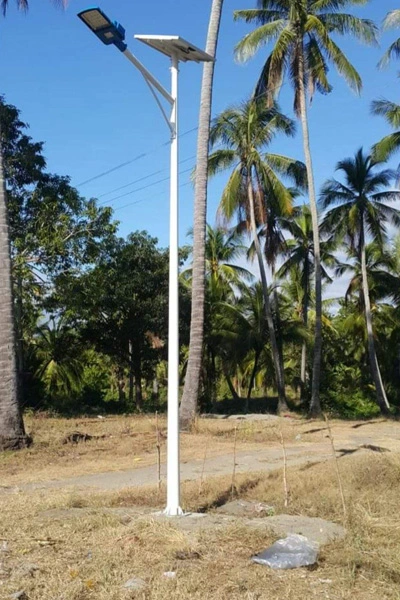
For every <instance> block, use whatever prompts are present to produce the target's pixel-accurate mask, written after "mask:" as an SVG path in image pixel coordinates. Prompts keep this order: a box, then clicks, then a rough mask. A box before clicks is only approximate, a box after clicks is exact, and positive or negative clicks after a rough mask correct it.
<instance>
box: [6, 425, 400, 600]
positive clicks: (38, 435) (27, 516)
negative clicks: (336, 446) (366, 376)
mask: <svg viewBox="0 0 400 600" xmlns="http://www.w3.org/2000/svg"><path fill="white" fill-rule="evenodd" d="M236 425H237V423H235V422H234V421H219V420H218V421H212V420H200V421H199V422H198V423H197V425H196V428H195V430H194V432H193V433H192V434H189V435H185V436H183V455H184V457H185V458H188V457H190V456H197V457H202V456H203V453H204V448H205V443H206V440H208V449H207V454H208V455H212V454H213V453H214V454H218V453H220V454H227V455H228V454H229V460H231V457H232V452H233V438H234V430H235V426H236ZM352 425H353V424H343V423H339V422H333V423H332V427H333V428H334V434H335V441H336V440H339V442H340V440H341V436H342V435H343V436H344V433H346V435H349V432H350V433H351V435H353V434H354V432H356V431H361V432H362V431H365V433H366V430H368V432H369V431H370V428H371V427H375V425H371V426H370V425H367V426H366V427H365V430H364V428H363V429H360V430H358V429H356V430H354V429H352ZM376 427H378V428H377V429H376V432H377V440H378V441H379V442H381V440H384V434H385V431H386V432H387V431H389V434H390V435H392V438H390V439H394V437H395V436H397V440H398V429H396V430H392V429H391V428H392V425H391V424H389V425H387V426H386V425H385V424H382V423H381V424H379V425H377V426H376ZM384 427H387V429H384ZM396 427H397V426H396ZM28 429H30V430H31V431H32V429H33V433H34V437H35V440H36V444H35V446H33V448H32V449H30V450H28V451H23V452H21V453H16V454H13V455H11V454H8V455H3V456H2V457H1V458H0V469H1V473H2V481H1V483H2V484H4V482H5V481H8V482H11V481H17V480H20V481H28V480H37V479H39V478H40V477H43V479H50V478H52V477H66V476H68V475H70V474H74V475H75V474H77V473H88V472H96V471H97V472H98V471H101V470H107V469H108V470H112V469H118V468H129V467H132V466H134V465H135V464H138V466H141V465H143V464H146V461H148V462H153V463H154V464H155V461H156V431H155V419H154V418H152V417H150V418H149V417H140V418H138V417H135V418H115V419H112V418H109V419H105V420H97V419H89V420H88V419H85V420H70V421H67V420H59V419H34V420H32V421H29V423H28ZM76 429H78V430H80V431H84V432H87V433H90V434H91V435H98V436H101V435H107V436H108V437H105V438H100V439H97V440H92V441H89V442H86V443H82V444H78V445H77V446H70V445H63V444H62V443H61V441H62V439H63V437H65V435H67V434H68V433H71V431H74V430H76ZM160 429H161V431H162V433H163V435H165V422H164V421H163V420H161V419H160ZM280 430H281V431H283V435H284V437H285V442H286V443H287V444H288V445H290V444H291V443H292V442H293V441H295V440H296V438H298V436H299V435H301V441H297V443H305V445H307V443H308V442H320V441H321V440H325V443H326V445H327V448H329V440H328V439H325V436H326V431H325V429H324V424H323V423H315V422H313V423H311V424H310V423H309V422H308V423H307V422H303V421H294V420H293V421H289V420H288V421H287V422H286V421H285V420H284V421H282V422H278V423H274V422H255V423H241V424H240V426H239V429H238V431H237V450H238V451H239V450H243V449H249V448H261V447H262V448H264V447H265V446H268V445H270V446H274V447H277V446H278V445H279V431H280ZM363 435H364V434H363ZM390 439H388V440H384V442H383V443H384V444H385V445H389V442H390ZM393 443H394V442H393ZM78 457H79V458H78ZM137 458H140V461H137V463H135V459H137ZM68 463H71V464H68ZM147 464H148V463H147ZM339 467H340V474H341V479H342V483H343V491H344V498H345V502H346V506H347V511H348V521H347V524H348V528H349V535H348V536H347V538H346V540H344V541H342V542H337V543H335V544H331V545H329V546H326V547H324V548H323V549H322V551H321V555H320V559H319V563H318V565H317V567H316V568H315V569H298V570H294V571H273V570H270V569H268V568H266V567H263V566H260V565H255V564H252V563H251V562H250V560H249V559H250V557H251V556H252V554H254V553H256V552H258V551H260V550H262V549H264V548H265V547H267V546H268V545H269V544H270V543H271V542H273V541H274V538H273V537H272V535H271V534H270V533H269V532H268V529H267V528H266V529H265V531H260V530H256V529H254V528H251V529H249V528H246V527H245V526H244V525H243V523H241V521H240V520H238V521H237V522H236V523H234V524H229V525H227V526H223V527H221V528H217V529H204V530H201V531H200V532H197V533H195V532H183V531H181V530H179V529H178V528H177V527H176V525H175V524H174V521H173V520H171V521H169V522H160V521H159V520H157V519H155V518H154V517H152V516H151V512H152V511H153V510H154V509H156V508H162V507H163V506H164V503H165V489H164V488H163V487H162V489H161V490H158V489H157V485H156V478H155V485H154V486H152V487H148V488H139V489H128V490H123V491H120V492H118V493H116V492H107V493H101V494H100V493H96V494H94V493H86V492H85V493H84V492H76V491H66V490H47V491H43V490H42V491H40V490H36V491H32V492H29V493H22V492H20V493H0V515H1V517H0V598H2V599H3V598H4V599H6V598H8V597H9V595H10V594H12V593H14V592H16V591H18V590H25V592H26V594H27V596H28V598H29V600H130V599H134V598H135V599H139V600H165V599H169V598H171V599H174V600H187V599H190V600H204V599H205V598H207V600H208V599H211V600H239V599H240V600H264V599H265V600H267V599H268V600H309V599H313V598H328V599H331V600H376V598H377V597H378V598H380V600H400V552H399V548H400V525H399V521H398V502H399V500H398V499H399V497H400V454H397V453H395V452H391V453H384V454H379V453H373V452H366V451H364V452H363V451H361V452H357V453H356V454H351V455H348V456H344V457H343V458H340V459H339ZM287 480H288V487H289V489H290V505H289V508H286V509H285V507H284V493H283V486H282V470H281V469H280V470H277V471H274V472H271V473H269V474H259V473H248V474H245V475H244V474H237V475H236V479H235V487H236V490H237V493H238V495H239V496H240V497H241V498H244V499H248V500H257V501H259V502H265V503H267V504H269V505H273V506H275V508H276V512H277V513H278V514H279V513H284V512H285V513H288V512H289V513H290V514H302V515H308V516H318V517H322V518H327V519H329V520H333V521H336V522H341V520H342V518H343V509H342V501H341V497H340V492H339V489H338V483H337V475H336V470H335V464H334V461H333V460H331V461H329V462H326V463H323V464H320V465H311V466H310V465H308V466H298V467H290V468H288V469H287ZM231 486H232V475H231V474H229V475H228V474H227V475H226V476H224V477H210V476H207V474H206V475H205V479H204V482H203V485H202V486H201V488H200V487H199V481H198V480H197V481H190V482H185V483H184V484H183V486H182V488H183V505H184V507H185V508H186V509H189V510H193V511H213V508H215V507H216V506H218V505H221V504H223V503H224V502H226V501H229V500H230V498H231ZM132 507H136V508H135V509H134V510H136V512H137V513H142V514H141V516H138V515H136V516H132ZM50 509H52V510H53V511H54V510H55V511H58V515H59V516H58V518H57V513H56V514H54V512H53V513H51V514H52V518H49V517H48V516H47V517H46V515H44V514H43V512H44V511H48V510H50ZM65 509H67V510H68V509H74V510H69V512H67V513H65ZM78 509H82V510H78ZM110 509H112V510H110ZM115 509H118V510H117V511H116V510H115ZM124 512H126V513H127V514H128V513H129V514H130V518H126V515H123V514H121V513H124ZM3 544H4V546H3ZM35 569H36V570H35ZM166 571H175V572H176V578H174V579H167V578H166V577H164V576H163V573H164V572H166ZM132 577H140V578H142V579H144V580H145V581H146V582H147V584H148V587H147V588H146V590H144V591H140V592H133V591H129V590H126V589H124V588H123V587H122V586H123V584H124V582H126V581H127V580H128V579H130V578H132Z"/></svg>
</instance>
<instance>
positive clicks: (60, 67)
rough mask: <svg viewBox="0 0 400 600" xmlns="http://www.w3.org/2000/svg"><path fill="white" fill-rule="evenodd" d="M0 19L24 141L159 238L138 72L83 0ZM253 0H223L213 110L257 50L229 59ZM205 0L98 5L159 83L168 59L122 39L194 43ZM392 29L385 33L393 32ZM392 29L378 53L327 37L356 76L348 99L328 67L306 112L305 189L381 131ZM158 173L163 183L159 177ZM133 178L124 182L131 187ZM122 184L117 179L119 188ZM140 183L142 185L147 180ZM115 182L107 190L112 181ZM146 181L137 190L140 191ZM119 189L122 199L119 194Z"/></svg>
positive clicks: (249, 78) (9, 89) (159, 195)
mask: <svg viewBox="0 0 400 600" xmlns="http://www.w3.org/2000/svg"><path fill="white" fill-rule="evenodd" d="M10 2H11V8H10V11H9V13H8V15H7V18H6V19H5V20H4V19H3V20H1V21H0V31H1V35H0V52H1V54H2V56H3V60H2V61H1V64H0V82H1V83H0V93H4V94H5V96H6V99H7V101H8V102H10V103H13V104H15V105H16V106H17V107H18V108H20V109H21V110H22V118H23V120H25V121H26V122H28V123H29V124H30V126H31V129H30V132H31V135H32V137H33V138H34V139H35V140H43V141H45V155H46V158H47V163H48V167H49V169H50V170H51V171H53V172H56V173H59V174H66V175H69V176H70V177H71V179H72V183H73V185H75V186H78V187H79V190H80V192H81V193H82V194H83V195H86V196H88V197H89V196H93V197H99V201H100V202H101V203H104V204H110V205H112V206H113V207H114V209H115V218H116V219H118V220H119V221H120V222H121V225H120V232H121V234H122V235H126V234H127V233H129V232H130V231H134V230H137V229H140V230H141V229H147V230H148V231H149V232H150V233H151V234H152V235H154V236H156V237H158V238H159V241H160V244H161V245H163V246H166V245H167V244H168V189H169V188H168V181H167V179H166V178H167V177H168V168H169V149H168V143H167V142H168V130H167V127H166V125H165V123H164V122H163V120H162V117H161V115H160V114H159V112H158V109H157V106H156V105H155V103H154V101H153V99H152V98H151V96H150V94H149V91H148V89H147V88H146V86H145V84H144V82H143V81H142V79H141V77H140V75H139V74H138V73H137V72H136V70H135V69H134V68H133V67H132V65H131V64H130V63H129V62H128V61H127V60H126V59H125V58H124V56H122V55H121V54H120V53H119V52H118V51H117V50H116V49H114V48H113V47H106V46H103V45H102V44H101V43H100V42H99V41H98V40H97V38H95V36H94V35H93V34H91V33H90V31H89V30H87V29H86V27H85V26H84V25H83V24H82V23H81V22H80V21H79V20H78V19H77V17H76V13H77V12H78V11H80V10H83V9H84V8H87V7H88V6H93V4H90V3H89V2H87V0H71V2H70V5H69V7H68V9H67V10H66V11H65V12H62V11H60V10H55V9H54V8H53V7H52V6H51V4H50V2H47V1H46V0H40V1H39V0H31V9H30V12H29V13H28V14H27V15H24V14H21V13H18V12H17V10H16V9H15V7H14V3H13V1H12V0H10ZM254 4H255V2H254V0H242V1H241V2H240V1H239V2H238V1H237V0H235V2H232V0H225V8H224V17H223V22H222V28H221V38H220V45H219V49H218V61H217V66H216V79H215V95H214V114H216V113H218V112H219V111H221V110H222V109H224V108H225V107H226V106H227V105H230V104H233V103H237V102H240V101H241V100H244V99H246V97H247V96H248V95H249V94H250V93H251V91H252V87H253V85H254V83H255V81H256V78H257V74H258V72H259V70H260V67H261V65H262V62H263V59H265V56H266V54H267V50H268V49H265V51H261V52H260V53H259V55H258V57H257V58H256V59H254V60H252V61H251V62H250V63H248V64H247V65H237V64H236V63H235V61H234V55H233V48H234V45H235V43H236V42H237V41H238V40H239V39H240V38H241V37H242V36H243V35H244V34H245V33H246V32H247V31H249V27H248V26H246V25H244V24H239V23H235V22H233V18H232V12H233V10H234V9H235V8H247V7H254ZM210 5H211V1H210V0H208V1H207V2H206V1H205V0H203V1H201V2H194V1H193V0H191V1H189V2H188V1H187V0H153V1H152V2H141V1H136V2H134V1H132V2H131V1H128V0H125V1H122V0H113V1H112V0H102V2H101V7H102V9H103V10H104V11H105V12H106V13H107V14H108V15H109V16H110V17H112V18H113V19H116V20H118V21H120V22H121V23H122V24H123V25H124V26H125V28H126V31H127V40H128V42H129V46H130V49H131V50H132V51H133V52H134V53H135V54H136V55H137V56H138V58H139V59H140V60H142V61H143V62H144V63H145V64H146V66H147V67H148V68H149V69H150V70H151V71H152V72H153V73H154V74H155V75H156V76H157V77H158V78H159V79H160V80H161V81H162V82H163V83H164V84H165V85H166V86H169V71H168V67H169V64H168V59H167V58H166V57H164V56H162V55H160V54H159V53H157V52H155V51H154V50H151V49H149V48H146V47H145V46H144V45H142V44H140V43H139V42H136V41H135V40H133V35H134V34H135V33H151V34H179V35H181V36H182V37H185V38H187V39H189V40H190V41H191V42H193V43H194V44H196V45H198V46H200V47H204V44H205V38H206V33H207V23H208V17H209V14H208V13H209V7H210ZM394 8H398V1H397V0H371V1H370V2H369V4H368V5H367V6H366V7H363V8H359V9H357V11H353V12H356V14H358V15H359V16H364V17H368V18H372V19H374V20H375V21H377V22H378V23H380V22H381V21H382V19H383V17H384V15H385V14H386V13H387V12H388V11H390V10H393V9H394ZM396 34H397V35H396ZM398 35H399V32H395V31H394V32H389V33H385V34H384V35H383V37H382V40H381V46H382V47H381V48H368V47H365V46H361V45H360V44H358V43H357V42H355V41H352V40H348V39H345V40H339V42H340V44H341V46H342V48H343V49H344V50H345V52H346V53H347V54H348V56H349V57H350V59H351V60H352V62H353V63H354V64H355V66H356V67H357V68H358V70H359V71H360V73H361V75H362V77H363V81H364V91H363V94H362V96H361V97H357V96H355V95H354V94H353V93H352V92H351V91H350V90H349V89H348V88H347V86H346V84H345V82H344V81H343V80H342V79H341V78H339V77H338V76H337V75H336V74H335V73H334V71H333V70H332V71H331V81H332V83H333V85H334V91H333V93H332V94H330V95H329V96H323V97H322V96H316V97H315V100H314V102H313V105H312V108H311V110H310V128H311V142H312V150H313V154H314V166H315V173H316V180H317V184H318V185H320V184H321V183H322V182H323V181H324V180H325V179H326V178H327V177H330V176H332V174H333V170H334V166H335V164H336V162H337V161H338V160H339V159H340V158H342V157H345V156H348V155H350V154H352V153H353V152H354V151H355V150H356V149H357V148H358V147H360V146H361V145H363V146H364V147H369V146H370V145H371V144H372V143H374V142H375V141H377V140H378V139H380V138H381V137H382V136H383V135H384V134H386V133H387V132H388V128H387V126H386V125H385V123H384V122H383V121H382V120H381V119H379V118H376V117H371V116H370V103H371V101H372V100H373V99H375V98H379V97H382V96H385V97H388V98H390V99H392V100H395V101H398V99H399V95H398V85H399V84H398V80H397V78H396V77H397V68H398V65H393V66H391V67H390V68H389V69H387V70H385V71H383V72H382V71H378V70H377V69H376V68H375V66H376V64H377V62H378V60H379V58H380V56H381V55H382V53H383V50H384V49H386V48H387V46H388V44H389V43H390V42H391V41H392V40H393V39H395V37H398ZM200 81H201V66H199V65H197V64H195V63H191V64H190V63H189V64H183V65H182V66H181V77H180V99H181V101H180V107H179V108H180V132H181V133H185V132H188V131H190V130H192V129H193V128H196V127H197V117H198V105H199V90H200ZM280 104H281V107H282V108H283V110H284V111H285V112H287V113H288V114H292V108H291V107H292V92H291V89H290V87H289V86H288V85H286V86H285V87H284V88H283V90H282V93H281V98H280ZM273 150H274V151H276V152H281V153H285V154H287V155H290V156H293V157H296V158H300V159H302V142H301V135H300V134H298V135H297V137H296V139H294V140H293V139H289V140H288V139H285V138H278V139H277V140H276V142H275V143H274V147H273ZM195 151H196V132H195V131H194V132H193V131H192V132H190V133H187V134H186V135H183V137H182V138H181V144H180V160H181V161H182V162H181V166H180V168H181V171H182V172H183V173H182V176H181V186H182V187H181V198H180V207H181V219H180V232H181V243H185V242H187V239H186V233H187V230H188V228H189V227H190V226H191V224H192V218H193V190H192V186H191V184H190V183H189V177H190V170H191V168H192V167H193V165H194V162H195V159H194V156H195ZM142 154H145V155H146V156H145V157H142V158H140V159H138V160H135V161H134V162H132V163H131V164H129V165H127V166H125V167H124V168H120V169H117V170H115V171H113V173H110V174H109V175H107V176H104V177H101V178H98V179H95V180H93V181H91V182H90V183H86V184H85V185H80V184H81V183H83V182H85V181H87V180H89V179H92V178H94V177H96V176H97V175H98V174H100V173H103V172H105V171H108V170H110V169H113V168H114V167H116V166H118V165H120V164H122V163H125V162H127V161H131V160H133V159H135V157H137V156H139V155H142ZM161 180H164V181H161ZM225 180H226V178H224V177H220V178H219V179H218V180H216V181H215V182H212V183H211V184H210V194H209V217H208V219H209V221H210V222H213V221H214V219H215V213H216V207H217V205H218V201H219V197H220V192H221V189H222V186H223V183H224V181H225ZM133 182H135V183H133ZM131 183H132V185H129V184H131ZM150 184H154V185H151V186H150V187H147V186H149V185H150ZM122 186H127V187H124V189H122V190H119V191H114V190H116V189H117V188H119V187H122ZM140 188H146V189H140ZM120 196H122V197H120Z"/></svg>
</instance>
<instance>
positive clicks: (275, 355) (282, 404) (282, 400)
mask: <svg viewBox="0 0 400 600" xmlns="http://www.w3.org/2000/svg"><path fill="white" fill-rule="evenodd" d="M247 195H248V200H249V208H250V226H251V232H252V235H253V240H254V248H255V250H256V254H257V259H258V265H259V268H260V275H261V283H262V290H263V296H264V311H265V318H266V320H267V325H268V331H269V338H270V342H271V351H272V359H273V362H274V367H275V376H276V386H277V388H278V412H280V411H282V410H287V408H288V406H287V403H286V393H285V381H284V373H283V369H281V361H280V360H279V347H278V343H277V340H276V333H275V325H274V319H273V316H272V310H271V303H270V301H269V296H268V282H267V275H266V272H265V266H264V260H263V255H262V252H261V246H260V241H259V239H258V235H257V225H256V215H255V209H254V193H253V185H252V182H251V176H250V175H249V181H248V184H247Z"/></svg>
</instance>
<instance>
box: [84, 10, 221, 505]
mask: <svg viewBox="0 0 400 600" xmlns="http://www.w3.org/2000/svg"><path fill="white" fill-rule="evenodd" d="M78 17H79V18H80V19H81V20H82V21H83V22H84V23H85V25H87V27H89V29H90V30H91V31H92V32H93V33H94V34H95V35H96V36H97V37H98V38H99V39H100V40H101V41H102V42H103V44H106V45H114V46H116V47H117V48H118V50H120V52H122V53H123V54H124V55H125V56H126V58H127V59H128V60H129V61H130V62H131V63H132V64H133V65H134V66H135V67H136V68H137V69H138V70H139V71H140V73H141V74H142V75H143V77H144V79H145V81H146V83H147V85H148V86H149V88H150V91H151V93H152V94H153V97H154V99H155V100H156V102H157V105H158V107H159V109H160V110H161V112H162V115H163V117H164V119H165V121H166V122H167V125H168V127H169V129H170V132H171V179H170V219H169V306H168V440H167V507H166V509H165V511H164V514H165V515H167V516H170V517H176V516H180V515H183V514H184V513H183V511H182V509H181V506H180V461H179V254H178V252H179V237H178V222H179V221H178V219H179V214H178V212H179V170H178V169H179V164H178V151H179V148H178V76H179V62H187V61H194V62H210V61H213V60H214V59H213V58H212V57H211V56H210V55H209V54H206V53H205V52H203V50H200V49H199V48H196V46H194V45H193V44H190V43H189V42H187V41H186V40H184V39H183V38H181V37H179V36H177V35H135V38H136V39H138V40H139V41H141V42H143V43H144V44H147V45H148V46H150V47H152V48H154V49H155V50H158V51H159V52H161V53H162V54H164V55H166V56H169V57H170V59H171V93H169V92H168V91H167V90H166V89H165V88H164V86H163V85H162V84H161V83H160V82H159V81H158V80H157V79H156V78H155V77H154V76H153V75H152V74H151V73H150V72H149V71H148V70H147V69H146V67H145V66H144V65H143V64H142V63H141V62H140V61H139V60H138V59H137V58H136V56H134V55H133V54H132V53H131V52H130V50H129V49H128V47H127V45H126V43H125V29H124V28H123V27H122V26H121V25H120V24H119V23H116V22H115V21H111V19H109V18H108V17H107V15H105V14H104V12H103V11H102V10H100V9H99V8H90V9H87V10H84V11H82V12H80V13H79V14H78ZM157 92H158V94H160V95H161V96H162V97H163V98H164V100H166V101H167V102H168V104H169V105H170V108H171V115H170V117H168V115H167V113H166V111H165V109H164V106H163V105H162V103H161V101H160V98H159V96H158V95H157Z"/></svg>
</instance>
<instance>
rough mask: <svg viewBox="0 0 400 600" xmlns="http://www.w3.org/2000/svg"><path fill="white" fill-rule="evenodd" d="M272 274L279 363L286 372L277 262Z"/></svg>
mask: <svg viewBox="0 0 400 600" xmlns="http://www.w3.org/2000/svg"><path fill="white" fill-rule="evenodd" d="M271 276H272V283H273V292H272V294H273V299H274V309H275V317H276V331H277V334H278V339H277V342H278V352H279V365H280V370H281V373H284V372H285V371H284V369H285V363H284V361H283V343H282V337H281V335H282V334H281V332H282V326H281V323H282V322H281V313H280V310H279V297H278V290H277V288H276V285H275V284H276V282H275V279H276V277H275V264H274V263H273V264H272V265H271Z"/></svg>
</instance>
